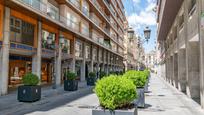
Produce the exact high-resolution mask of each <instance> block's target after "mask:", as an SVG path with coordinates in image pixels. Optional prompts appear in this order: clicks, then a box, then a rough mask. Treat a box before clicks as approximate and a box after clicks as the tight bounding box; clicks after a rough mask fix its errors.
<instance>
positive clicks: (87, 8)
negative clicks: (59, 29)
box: [82, 0, 89, 16]
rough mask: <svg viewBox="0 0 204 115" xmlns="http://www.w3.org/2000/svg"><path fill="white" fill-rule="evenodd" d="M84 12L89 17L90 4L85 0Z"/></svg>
mask: <svg viewBox="0 0 204 115" xmlns="http://www.w3.org/2000/svg"><path fill="white" fill-rule="evenodd" d="M82 3H83V4H82V12H83V13H84V14H85V15H86V16H89V4H88V3H87V2H86V1H85V0H83V2H82Z"/></svg>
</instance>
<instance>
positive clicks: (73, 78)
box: [66, 72, 77, 80]
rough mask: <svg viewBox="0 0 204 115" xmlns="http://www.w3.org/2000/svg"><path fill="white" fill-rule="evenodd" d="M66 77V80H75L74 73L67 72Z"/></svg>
mask: <svg viewBox="0 0 204 115" xmlns="http://www.w3.org/2000/svg"><path fill="white" fill-rule="evenodd" d="M66 77H67V80H76V78H77V75H76V73H74V72H67V73H66Z"/></svg>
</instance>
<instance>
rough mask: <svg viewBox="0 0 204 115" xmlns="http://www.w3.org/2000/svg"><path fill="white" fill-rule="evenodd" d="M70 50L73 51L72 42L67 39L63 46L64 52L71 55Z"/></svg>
mask: <svg viewBox="0 0 204 115" xmlns="http://www.w3.org/2000/svg"><path fill="white" fill-rule="evenodd" d="M70 49H71V45H70V40H69V39H65V40H64V46H63V49H62V52H63V53H67V54H70V52H71V51H70Z"/></svg>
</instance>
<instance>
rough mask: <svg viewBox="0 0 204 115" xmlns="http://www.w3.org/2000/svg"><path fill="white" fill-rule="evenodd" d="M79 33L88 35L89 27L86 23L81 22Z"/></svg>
mask: <svg viewBox="0 0 204 115" xmlns="http://www.w3.org/2000/svg"><path fill="white" fill-rule="evenodd" d="M81 33H82V34H84V35H86V36H88V35H89V28H88V26H87V25H86V24H84V23H81Z"/></svg>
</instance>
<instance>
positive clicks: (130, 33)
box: [128, 28, 135, 39]
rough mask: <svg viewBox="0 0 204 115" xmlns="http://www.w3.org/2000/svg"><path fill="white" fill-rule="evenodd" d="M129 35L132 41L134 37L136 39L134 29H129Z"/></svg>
mask: <svg viewBox="0 0 204 115" xmlns="http://www.w3.org/2000/svg"><path fill="white" fill-rule="evenodd" d="M128 34H129V36H128V37H129V38H131V39H133V37H134V34H135V31H134V30H133V29H132V28H129V29H128Z"/></svg>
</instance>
